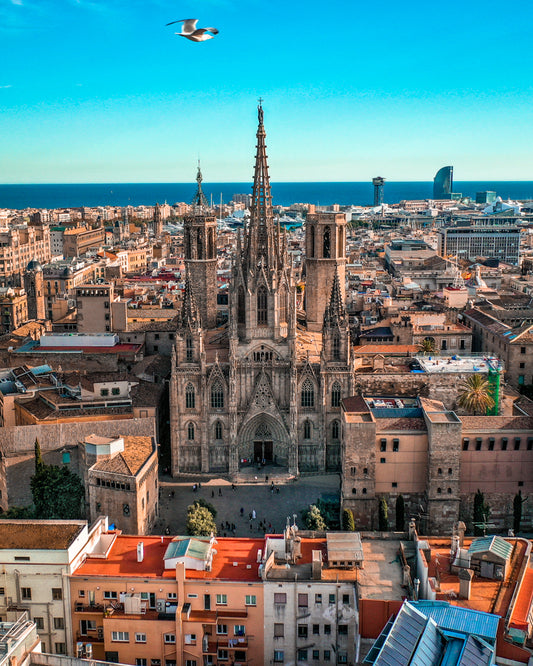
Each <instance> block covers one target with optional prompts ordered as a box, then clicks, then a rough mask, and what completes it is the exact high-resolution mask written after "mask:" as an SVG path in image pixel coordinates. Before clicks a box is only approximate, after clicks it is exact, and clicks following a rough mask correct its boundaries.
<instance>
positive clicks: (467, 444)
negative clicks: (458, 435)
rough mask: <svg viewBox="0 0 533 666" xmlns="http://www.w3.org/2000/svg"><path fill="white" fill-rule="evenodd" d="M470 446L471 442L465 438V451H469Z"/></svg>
mask: <svg viewBox="0 0 533 666" xmlns="http://www.w3.org/2000/svg"><path fill="white" fill-rule="evenodd" d="M469 445H470V440H469V439H468V437H463V451H468V447H469Z"/></svg>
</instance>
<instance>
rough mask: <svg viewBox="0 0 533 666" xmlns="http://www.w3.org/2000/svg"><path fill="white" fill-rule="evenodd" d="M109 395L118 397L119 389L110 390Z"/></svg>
mask: <svg viewBox="0 0 533 666" xmlns="http://www.w3.org/2000/svg"><path fill="white" fill-rule="evenodd" d="M111 395H120V389H119V388H112V389H111Z"/></svg>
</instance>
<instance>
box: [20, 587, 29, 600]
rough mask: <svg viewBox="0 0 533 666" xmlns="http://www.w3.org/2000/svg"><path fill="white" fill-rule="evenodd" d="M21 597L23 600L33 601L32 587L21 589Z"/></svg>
mask: <svg viewBox="0 0 533 666" xmlns="http://www.w3.org/2000/svg"><path fill="white" fill-rule="evenodd" d="M21 595H22V598H23V599H28V600H29V599H31V587H23V588H22V589H21Z"/></svg>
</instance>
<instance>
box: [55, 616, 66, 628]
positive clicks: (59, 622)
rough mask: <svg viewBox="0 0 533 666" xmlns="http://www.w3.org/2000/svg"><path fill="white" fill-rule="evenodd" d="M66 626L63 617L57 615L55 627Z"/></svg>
mask: <svg viewBox="0 0 533 666" xmlns="http://www.w3.org/2000/svg"><path fill="white" fill-rule="evenodd" d="M64 628H65V620H64V619H63V618H62V617H55V618H54V629H64Z"/></svg>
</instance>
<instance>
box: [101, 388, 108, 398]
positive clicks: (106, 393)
mask: <svg viewBox="0 0 533 666" xmlns="http://www.w3.org/2000/svg"><path fill="white" fill-rule="evenodd" d="M100 395H101V396H103V397H105V396H108V395H109V389H100Z"/></svg>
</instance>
